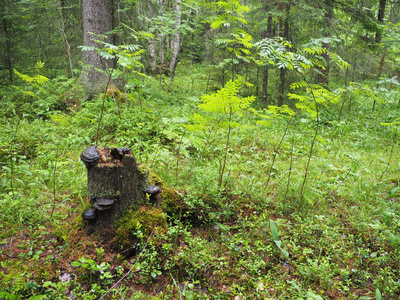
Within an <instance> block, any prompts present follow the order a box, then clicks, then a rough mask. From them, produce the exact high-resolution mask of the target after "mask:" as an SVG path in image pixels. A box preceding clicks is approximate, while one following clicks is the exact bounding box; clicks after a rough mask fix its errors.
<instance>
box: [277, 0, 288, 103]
mask: <svg viewBox="0 0 400 300" xmlns="http://www.w3.org/2000/svg"><path fill="white" fill-rule="evenodd" d="M289 11H290V1H289V4H286V16H285V21H284V24H282V26H281V27H283V36H282V37H283V38H285V40H289ZM286 71H287V70H286V69H285V68H282V69H281V70H280V74H279V80H280V83H279V96H278V106H282V105H283V102H284V101H283V100H284V97H285V85H286Z"/></svg>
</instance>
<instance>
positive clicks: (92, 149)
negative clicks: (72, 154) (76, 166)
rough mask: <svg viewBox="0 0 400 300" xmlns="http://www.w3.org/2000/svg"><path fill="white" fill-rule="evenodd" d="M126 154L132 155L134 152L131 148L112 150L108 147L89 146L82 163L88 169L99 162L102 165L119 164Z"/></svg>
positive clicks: (83, 155) (82, 156)
mask: <svg viewBox="0 0 400 300" xmlns="http://www.w3.org/2000/svg"><path fill="white" fill-rule="evenodd" d="M125 154H132V150H131V149H129V148H112V149H110V147H107V146H105V147H104V148H97V146H89V147H87V148H85V150H83V152H82V154H81V161H83V163H84V164H85V166H86V167H87V168H89V167H91V166H94V165H96V164H97V163H98V162H99V161H100V162H101V163H109V164H118V163H119V162H121V160H122V158H123V157H124V155H125Z"/></svg>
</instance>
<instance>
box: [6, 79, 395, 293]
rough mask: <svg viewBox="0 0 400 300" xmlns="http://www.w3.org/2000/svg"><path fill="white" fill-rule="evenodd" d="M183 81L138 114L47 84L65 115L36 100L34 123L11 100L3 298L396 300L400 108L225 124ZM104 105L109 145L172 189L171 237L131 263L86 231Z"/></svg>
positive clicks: (141, 94) (365, 105)
mask: <svg viewBox="0 0 400 300" xmlns="http://www.w3.org/2000/svg"><path fill="white" fill-rule="evenodd" d="M186 75H187V76H185V74H180V76H177V78H176V82H175V85H174V86H176V88H175V91H172V92H171V93H167V92H166V91H163V90H160V89H159V88H158V85H157V83H156V82H158V81H156V80H154V82H152V81H149V82H146V81H144V83H142V85H141V87H140V88H137V89H133V90H132V91H129V93H128V94H129V98H128V99H127V100H126V99H123V98H120V99H113V98H111V97H108V98H103V97H98V98H95V99H92V100H91V101H86V102H85V101H82V100H80V101H78V100H77V99H72V98H73V97H75V96H73V93H72V92H71V93H69V94H67V93H66V90H64V91H63V93H61V91H62V89H66V87H65V86H64V87H61V88H60V89H61V90H57V89H55V88H54V86H56V85H57V84H58V85H60V84H59V82H54V83H51V82H50V83H49V86H48V87H46V88H45V89H46V90H47V91H48V93H50V91H52V93H54V95H56V96H57V97H58V98H57V97H55V98H56V99H57V101H59V102H57V103H61V104H63V106H62V107H61V108H62V109H58V110H56V109H54V107H51V106H49V109H48V110H45V111H46V112H43V111H38V110H37V109H38V107H42V106H40V105H39V104H40V103H36V102H37V101H36V102H31V104H32V105H37V106H35V107H28V108H25V109H26V110H27V111H26V112H24V114H26V115H23V114H21V115H14V114H13V113H12V109H13V108H12V105H13V104H12V103H11V102H10V103H8V102H6V100H4V101H5V102H4V105H5V107H6V109H5V112H3V115H2V117H1V119H0V120H1V130H2V132H3V133H4V134H3V135H2V137H1V140H0V158H1V161H0V166H1V168H2V173H1V177H0V179H1V182H2V186H1V190H0V192H1V193H0V204H1V205H0V207H1V208H0V228H1V231H0V299H235V300H237V299H378V298H379V297H381V299H399V298H400V255H399V251H400V236H399V234H400V187H399V185H398V184H399V175H400V154H399V151H398V143H397V137H396V135H395V134H394V133H393V132H394V131H393V127H391V126H387V125H385V123H389V122H390V121H391V120H395V119H396V118H398V116H399V115H400V110H399V106H398V104H397V101H396V100H393V101H392V100H391V99H390V98H388V99H387V101H386V102H383V103H379V105H377V107H376V109H375V111H374V112H371V106H372V102H371V100H369V99H368V98H367V97H363V96H362V95H361V96H360V95H358V96H357V97H354V99H353V100H352V103H349V104H347V103H345V105H344V108H345V110H343V112H342V111H341V103H332V104H329V106H327V107H325V108H323V109H322V108H321V111H320V115H319V118H320V119H319V120H316V119H315V118H313V117H312V116H309V115H307V114H306V113H299V114H298V115H296V117H295V118H293V119H290V118H288V117H287V115H285V114H281V115H277V114H275V115H274V114H265V115H262V110H254V111H252V110H244V111H243V112H242V113H241V114H240V115H235V116H232V119H229V121H228V117H229V116H226V117H225V119H224V122H225V123H218V124H217V123H216V122H215V120H218V118H219V117H215V118H213V114H214V113H213V112H204V111H202V109H201V107H199V104H201V100H200V98H201V93H202V92H203V91H205V90H206V89H207V88H208V87H206V85H208V83H207V81H205V80H204V82H199V83H197V86H195V87H194V89H192V88H189V87H191V84H190V77H189V75H188V74H186ZM52 84H53V85H54V86H52ZM178 87H182V88H178ZM71 90H72V89H71ZM35 92H36V93H37V94H38V96H39V98H41V99H43V97H44V96H43V95H42V94H41V93H42V91H35ZM253 92H254V91H253V90H252V89H250V88H249V89H247V90H246V89H245V90H244V91H243V95H247V94H248V95H250V94H252V93H253ZM2 93H3V94H4V95H13V94H17V92H16V91H14V90H11V89H10V90H5V91H2ZM75 93H76V91H75ZM20 97H22V96H21V95H20ZM46 97H47V98H46V99H47V101H48V102H49V101H50V100H51V99H53V98H51V97H50V96H49V94H47V96H46ZM3 99H6V98H3ZM49 99H50V100H49ZM104 99H105V100H104ZM103 100H104V101H103ZM21 101H22V100H21ZM24 101H25V100H24ZM370 102H371V103H370ZM71 103H75V104H76V103H79V105H77V106H76V105H75V104H73V105H72V104H71ZM42 104H43V103H42ZM103 106H104V111H103V117H102V120H101V122H102V123H101V126H100V128H101V132H100V136H101V137H102V138H101V140H100V141H99V144H100V145H108V146H127V147H130V148H131V149H132V151H133V153H134V155H135V157H136V158H137V160H138V161H139V162H140V163H142V164H144V165H146V166H147V167H149V168H150V170H151V172H152V174H156V175H157V176H158V177H159V179H158V180H160V181H162V183H163V189H164V192H163V201H164V204H165V205H164V206H163V208H164V209H165V218H166V221H167V231H165V232H160V233H157V232H156V231H153V232H151V234H147V235H143V232H144V229H143V228H144V225H143V228H140V226H139V227H138V230H137V232H133V234H135V235H136V236H137V237H138V242H137V243H136V244H134V245H132V248H131V249H129V250H130V251H125V250H118V249H115V245H113V244H112V243H110V241H105V240H104V239H101V238H99V237H97V236H96V234H91V235H88V234H87V232H86V230H85V228H86V224H85V222H84V221H83V220H82V218H81V213H82V211H83V210H84V209H85V208H86V207H87V206H88V205H89V203H90V201H89V199H88V196H87V179H86V169H85V167H84V165H83V164H82V162H80V161H79V155H80V153H81V152H82V150H83V149H84V148H85V147H86V146H88V145H90V144H93V143H95V139H96V138H95V137H96V136H97V125H98V122H99V118H100V115H101V111H102V107H103ZM258 106H259V105H258V104H257V103H256V102H254V103H253V107H254V108H255V109H258ZM28 111H30V114H29V115H28ZM194 112H196V113H197V114H199V115H202V116H203V119H201V120H203V121H204V122H203V123H201V122H200V123H199V122H197V121H198V120H199V118H197V119H196V117H194ZM339 114H340V116H341V117H340V118H339V117H338V116H339ZM266 116H268V117H266ZM289 120H291V121H289ZM196 122H197V123H196ZM207 122H208V123H207ZM229 122H230V123H229ZM213 124H217V125H216V126H214V127H212V126H213ZM203 125H204V126H203ZM317 128H318V131H317V134H315V133H316V129H317ZM313 140H314V141H315V142H314V144H313ZM10 157H11V159H10ZM307 166H308V167H307ZM167 204H168V205H167ZM148 205H149V206H150V204H148ZM126 253H129V255H126Z"/></svg>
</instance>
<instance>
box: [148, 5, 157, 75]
mask: <svg viewBox="0 0 400 300" xmlns="http://www.w3.org/2000/svg"><path fill="white" fill-rule="evenodd" d="M147 11H148V14H147V15H148V17H149V19H150V20H152V19H153V16H154V8H153V1H152V0H147ZM149 64H150V68H151V72H152V73H153V74H154V73H155V72H156V69H157V60H156V42H155V40H154V39H149Z"/></svg>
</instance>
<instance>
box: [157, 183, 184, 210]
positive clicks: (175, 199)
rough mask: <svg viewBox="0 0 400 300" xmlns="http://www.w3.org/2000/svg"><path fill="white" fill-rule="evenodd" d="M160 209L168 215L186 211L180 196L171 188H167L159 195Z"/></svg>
mask: <svg viewBox="0 0 400 300" xmlns="http://www.w3.org/2000/svg"><path fill="white" fill-rule="evenodd" d="M161 196H162V209H163V211H164V212H165V213H166V214H168V215H174V214H179V213H180V211H181V209H186V206H185V204H184V201H183V198H182V196H181V195H180V194H179V193H178V191H176V190H175V189H173V188H170V187H167V188H166V189H164V190H163V191H162V193H161Z"/></svg>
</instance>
